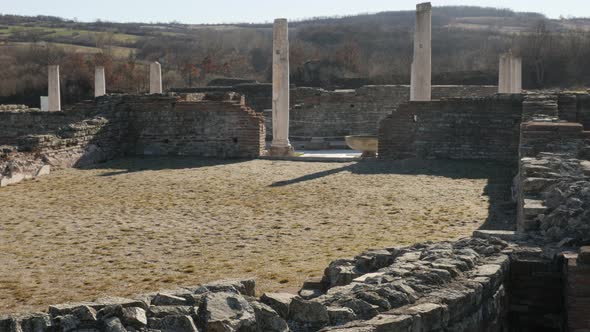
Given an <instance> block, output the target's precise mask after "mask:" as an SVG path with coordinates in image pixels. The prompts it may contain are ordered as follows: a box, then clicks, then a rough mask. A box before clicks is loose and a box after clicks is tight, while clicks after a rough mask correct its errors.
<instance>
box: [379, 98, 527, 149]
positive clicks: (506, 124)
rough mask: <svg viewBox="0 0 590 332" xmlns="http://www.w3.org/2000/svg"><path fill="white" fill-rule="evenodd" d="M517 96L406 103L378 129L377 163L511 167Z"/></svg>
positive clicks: (519, 100) (516, 132)
mask: <svg viewBox="0 0 590 332" xmlns="http://www.w3.org/2000/svg"><path fill="white" fill-rule="evenodd" d="M522 100H523V99H522V96H521V95H507V96H504V95H495V96H491V97H484V98H463V99H453V98H451V99H446V100H440V101H431V102H411V103H405V104H402V105H400V106H399V107H398V109H397V110H395V111H394V112H393V113H391V114H390V115H389V116H387V117H386V118H385V119H384V120H383V121H381V123H380V129H379V158H380V159H403V158H415V157H418V158H442V159H480V160H502V161H516V160H517V158H518V142H519V125H520V121H521V114H522Z"/></svg>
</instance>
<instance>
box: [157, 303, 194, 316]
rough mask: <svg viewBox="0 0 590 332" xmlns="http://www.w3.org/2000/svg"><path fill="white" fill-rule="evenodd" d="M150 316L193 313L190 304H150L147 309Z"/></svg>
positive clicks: (187, 314)
mask: <svg viewBox="0 0 590 332" xmlns="http://www.w3.org/2000/svg"><path fill="white" fill-rule="evenodd" d="M148 313H149V316H150V317H156V318H164V317H166V316H190V315H192V314H194V313H195V310H194V307H191V306H169V305H165V306H151V307H150V308H149V310H148Z"/></svg>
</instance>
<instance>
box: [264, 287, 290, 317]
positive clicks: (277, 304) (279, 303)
mask: <svg viewBox="0 0 590 332" xmlns="http://www.w3.org/2000/svg"><path fill="white" fill-rule="evenodd" d="M295 297H297V295H295V294H289V293H264V294H263V295H262V296H261V297H260V301H261V302H262V303H264V304H267V305H268V306H270V307H271V308H272V309H273V310H274V311H276V312H277V313H278V314H279V316H281V317H283V318H284V319H287V317H289V306H290V305H291V301H292V300H293V298H295Z"/></svg>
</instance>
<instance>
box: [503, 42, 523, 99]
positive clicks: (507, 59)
mask: <svg viewBox="0 0 590 332" xmlns="http://www.w3.org/2000/svg"><path fill="white" fill-rule="evenodd" d="M498 93H522V59H521V58H519V57H516V56H514V55H512V52H509V53H506V54H502V55H501V56H500V67H499V77H498Z"/></svg>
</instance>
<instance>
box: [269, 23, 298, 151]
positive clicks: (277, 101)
mask: <svg viewBox="0 0 590 332" xmlns="http://www.w3.org/2000/svg"><path fill="white" fill-rule="evenodd" d="M272 60H273V61H272V144H271V147H270V155H271V156H289V155H292V154H293V147H292V146H291V143H290V142H289V26H288V23H287V20H286V19H277V20H275V23H274V28H273V56H272Z"/></svg>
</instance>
